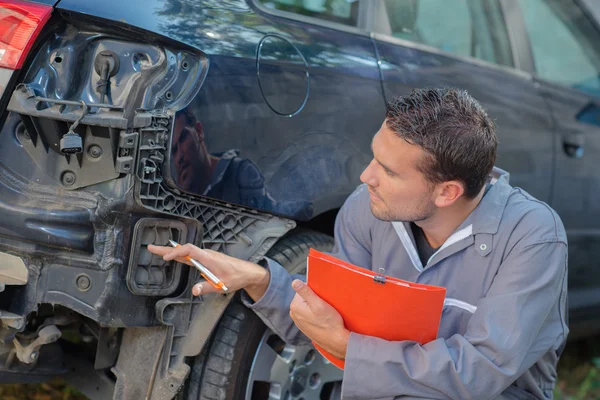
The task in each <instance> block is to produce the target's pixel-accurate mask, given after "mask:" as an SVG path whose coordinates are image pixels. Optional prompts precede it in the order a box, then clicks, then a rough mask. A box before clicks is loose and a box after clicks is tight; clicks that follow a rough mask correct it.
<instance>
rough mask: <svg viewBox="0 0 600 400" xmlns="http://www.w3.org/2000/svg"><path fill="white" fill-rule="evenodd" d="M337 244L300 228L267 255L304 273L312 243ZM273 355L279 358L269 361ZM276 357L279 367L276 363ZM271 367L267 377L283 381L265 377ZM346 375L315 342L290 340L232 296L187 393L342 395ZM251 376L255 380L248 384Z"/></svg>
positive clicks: (220, 399) (245, 397)
mask: <svg viewBox="0 0 600 400" xmlns="http://www.w3.org/2000/svg"><path fill="white" fill-rule="evenodd" d="M332 247H333V238H331V237H330V236H327V235H324V234H322V233H318V232H313V231H306V230H303V231H295V232H292V233H291V234H289V235H287V236H285V237H284V238H282V239H281V240H280V241H279V242H277V243H276V244H275V245H274V246H273V247H272V248H271V249H270V250H269V252H268V253H267V256H268V257H270V258H272V259H274V260H275V261H277V262H279V263H280V264H281V265H282V266H284V267H285V268H286V269H287V270H288V271H289V272H290V273H305V272H306V257H307V256H308V252H309V249H310V248H314V249H316V250H320V251H330V250H331V248H332ZM275 353H278V354H275ZM273 356H274V359H275V362H274V363H272V364H269V361H270V360H271V357H273ZM275 363H277V365H278V367H279V368H273V366H274V364H275ZM267 370H269V371H271V373H270V374H269V379H268V380H271V378H272V377H273V376H274V374H273V372H274V371H275V372H276V373H275V376H277V377H281V378H280V379H278V382H279V383H280V385H279V386H278V385H277V384H272V383H269V382H265V381H264V380H263V379H262V378H263V377H262V376H261V375H264V374H265V373H266V371H267ZM286 376H287V378H286ZM341 377H342V372H341V371H340V370H338V369H337V368H335V367H334V366H333V365H332V364H330V363H329V362H327V361H326V360H325V359H324V358H323V357H322V356H321V355H320V354H319V353H318V352H317V351H316V350H314V348H313V347H312V346H291V345H287V344H285V343H284V342H283V341H282V340H281V339H280V338H279V337H278V336H277V335H276V334H274V333H273V332H272V331H271V330H270V329H267V328H266V326H265V325H264V324H263V322H262V321H261V320H260V318H258V317H257V316H256V314H255V313H254V312H253V311H252V310H249V309H248V308H247V307H245V306H244V305H243V304H241V303H240V302H239V300H233V301H232V303H231V304H230V305H229V307H228V308H227V310H226V311H225V313H224V315H223V317H222V318H221V321H220V322H219V324H218V326H217V328H216V329H215V332H214V334H213V337H212V339H211V341H210V342H209V344H208V345H207V346H205V348H204V350H203V352H202V353H201V354H200V355H199V356H198V357H196V359H195V360H194V362H193V365H192V372H191V376H190V379H189V380H188V384H187V389H186V392H185V395H184V398H185V399H186V400H269V399H274V398H277V399H281V400H295V399H298V400H299V399H304V400H310V399H315V400H316V399H319V400H320V399H331V398H335V397H336V396H337V398H339V382H340V381H341ZM249 378H250V379H249ZM255 378H259V379H255ZM286 379H287V380H286ZM248 382H251V384H250V385H248ZM325 382H327V384H325ZM336 382H337V383H336ZM286 385H287V386H286Z"/></svg>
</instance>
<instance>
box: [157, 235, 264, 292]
mask: <svg viewBox="0 0 600 400" xmlns="http://www.w3.org/2000/svg"><path fill="white" fill-rule="evenodd" d="M148 250H149V251H150V252H151V253H153V254H156V255H159V256H162V258H163V259H164V260H165V261H171V260H176V261H177V262H180V263H183V264H187V265H190V266H191V265H192V263H190V262H189V261H188V260H187V259H186V257H191V258H193V259H195V260H197V261H199V262H200V263H201V264H202V265H204V266H205V267H206V268H208V269H209V270H210V271H211V272H212V273H213V274H215V275H216V276H217V277H219V279H221V281H222V282H223V283H224V284H225V286H227V288H228V289H229V291H235V290H238V289H244V290H245V291H246V292H247V293H248V295H249V296H250V297H251V298H252V300H254V301H258V300H259V299H260V298H261V297H262V296H263V295H264V294H265V292H266V291H267V287H268V286H269V280H270V274H269V270H267V269H265V268H263V267H261V266H260V265H257V264H254V263H251V262H249V261H244V260H240V259H237V258H233V257H229V256H228V255H225V254H223V253H219V252H216V251H212V250H204V249H200V248H198V247H197V246H194V245H192V244H184V245H182V246H180V247H177V248H173V247H168V246H154V245H149V246H148ZM216 292H218V293H223V291H222V290H220V289H217V288H215V287H214V286H212V285H211V284H210V283H209V282H206V281H204V282H199V283H197V284H196V285H194V288H193V289H192V293H193V294H194V296H200V295H201V294H206V293H216Z"/></svg>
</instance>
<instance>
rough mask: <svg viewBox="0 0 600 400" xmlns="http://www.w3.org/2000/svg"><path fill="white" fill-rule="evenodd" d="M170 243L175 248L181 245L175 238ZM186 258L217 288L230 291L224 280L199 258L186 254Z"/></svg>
mask: <svg viewBox="0 0 600 400" xmlns="http://www.w3.org/2000/svg"><path fill="white" fill-rule="evenodd" d="M169 244H170V245H171V246H173V247H175V248H177V247H180V246H181V245H180V244H179V243H177V242H176V241H174V240H169ZM185 258H186V259H187V260H188V261H189V262H191V263H192V265H193V266H194V267H196V268H197V269H198V271H200V275H202V276H203V277H204V279H206V280H207V281H208V282H209V283H210V284H211V285H213V286H214V287H216V288H217V289H223V291H224V292H227V291H228V289H227V286H225V285H224V284H223V282H221V280H220V279H219V278H217V277H216V276H215V274H213V273H212V272H210V271H209V270H208V268H206V267H205V266H204V265H202V264H200V262H198V261H197V260H194V259H193V258H192V257H189V256H186V257H185Z"/></svg>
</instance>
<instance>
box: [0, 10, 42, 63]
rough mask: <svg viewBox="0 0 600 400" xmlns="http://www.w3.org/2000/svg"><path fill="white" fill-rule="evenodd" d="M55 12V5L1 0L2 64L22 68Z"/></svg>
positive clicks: (0, 34) (0, 55) (0, 47)
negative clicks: (30, 50) (41, 31)
mask: <svg viewBox="0 0 600 400" xmlns="http://www.w3.org/2000/svg"><path fill="white" fill-rule="evenodd" d="M51 13H52V7H51V6H46V5H42V4H36V3H30V2H25V1H21V0H0V67H4V68H9V69H20V68H21V66H22V65H23V62H24V61H25V57H26V56H27V53H28V52H29V49H31V46H32V45H33V42H34V41H35V39H36V38H37V36H38V35H39V33H40V30H41V29H42V27H43V26H44V24H45V23H46V22H47V21H48V19H49V18H50V14H51Z"/></svg>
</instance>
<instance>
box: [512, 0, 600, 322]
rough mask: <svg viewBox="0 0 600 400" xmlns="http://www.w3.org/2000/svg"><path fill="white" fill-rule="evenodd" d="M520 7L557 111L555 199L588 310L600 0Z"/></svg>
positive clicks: (594, 281)
mask: <svg viewBox="0 0 600 400" xmlns="http://www.w3.org/2000/svg"><path fill="white" fill-rule="evenodd" d="M585 4H587V5H589V6H590V7H595V8H596V9H595V10H594V9H586V8H583V7H582V6H583V5H585ZM520 7H521V11H522V14H523V21H524V23H525V27H526V30H527V33H528V35H529V43H530V46H531V54H532V55H533V59H534V64H535V71H536V80H537V82H538V83H539V86H540V91H541V93H542V94H543V96H544V97H545V99H546V100H547V102H548V104H549V105H550V107H551V110H552V113H553V116H554V121H555V127H556V139H555V140H556V141H555V146H556V149H557V150H558V151H557V154H556V161H555V162H556V168H555V170H556V177H555V184H554V188H553V190H552V196H551V200H550V203H551V205H552V207H553V208H554V209H555V210H556V211H557V212H558V214H559V215H560V216H561V218H562V220H563V222H564V224H565V227H566V229H567V235H568V240H569V291H570V294H569V296H570V299H569V301H570V303H571V307H572V308H573V309H575V310H579V311H582V310H583V309H584V308H586V307H590V306H592V305H596V304H598V303H600V292H598V291H597V288H598V287H600V274H599V273H598V272H599V268H600V262H599V261H598V257H597V253H596V252H597V251H598V248H600V201H599V198H600V175H599V174H598V167H600V78H599V76H600V30H599V29H598V28H599V25H598V23H597V21H596V22H594V20H593V18H591V16H592V15H593V13H592V12H591V11H595V12H596V14H595V15H597V16H598V15H600V14H598V11H600V7H599V5H598V2H592V1H586V2H581V3H579V2H577V1H573V0H560V1H559V0H520ZM588 11H590V13H588ZM579 311H577V312H579ZM573 317H576V318H577V316H573Z"/></svg>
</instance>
